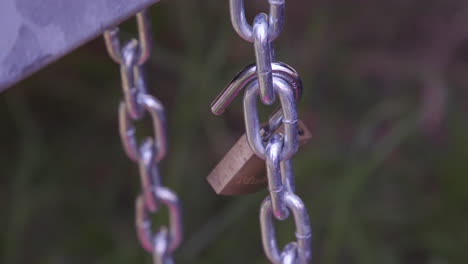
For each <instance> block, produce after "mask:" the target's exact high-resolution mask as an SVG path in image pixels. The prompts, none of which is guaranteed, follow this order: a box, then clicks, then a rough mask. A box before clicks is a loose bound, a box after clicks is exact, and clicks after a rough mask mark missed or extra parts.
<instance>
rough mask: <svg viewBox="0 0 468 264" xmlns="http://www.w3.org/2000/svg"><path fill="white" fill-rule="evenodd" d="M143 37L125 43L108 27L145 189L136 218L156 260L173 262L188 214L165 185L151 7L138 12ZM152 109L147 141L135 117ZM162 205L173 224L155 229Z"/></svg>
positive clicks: (126, 142) (123, 128)
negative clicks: (151, 82) (151, 86)
mask: <svg viewBox="0 0 468 264" xmlns="http://www.w3.org/2000/svg"><path fill="white" fill-rule="evenodd" d="M136 18H137V24H138V35H139V40H136V39H132V40H130V41H128V42H127V43H126V44H125V45H124V46H123V47H121V45H120V40H119V36H118V35H119V34H118V31H119V29H118V27H115V28H113V29H110V30H107V31H105V32H104V40H105V43H106V47H107V51H108V53H109V56H110V57H111V58H112V59H113V60H114V61H115V62H117V63H118V64H120V73H121V78H122V88H123V93H124V100H123V101H122V102H121V103H120V106H119V128H120V137H121V139H122V143H123V146H124V149H125V152H126V154H127V156H128V157H129V158H130V159H131V160H133V161H135V162H136V163H138V166H139V172H140V181H141V189H142V194H140V195H139V196H138V197H137V199H136V205H135V218H136V219H135V224H136V229H137V234H138V239H139V240H140V243H141V245H142V247H143V248H144V249H145V250H147V251H148V252H151V253H153V262H154V263H155V264H172V263H173V260H172V257H171V254H172V253H173V252H174V251H175V250H176V249H177V247H178V246H179V245H180V243H181V241H182V217H181V209H180V203H179V199H178V197H177V195H176V194H175V193H174V192H173V191H172V190H170V189H168V188H166V187H164V186H163V185H162V183H161V176H160V175H159V170H158V165H159V162H160V161H161V160H162V159H163V158H164V157H165V155H166V151H167V138H166V124H165V115H164V107H163V105H162V104H161V102H159V101H158V100H157V99H156V98H155V97H153V96H151V95H150V94H148V93H147V89H146V82H145V78H144V75H143V64H144V63H145V62H146V61H147V60H148V58H149V55H150V48H151V38H150V26H149V25H150V23H149V19H148V16H147V14H146V11H142V12H141V13H138V14H137V15H136ZM145 113H148V114H149V116H150V118H151V120H152V124H153V130H154V135H153V137H147V138H146V139H144V140H143V142H142V143H141V144H139V143H138V141H137V139H136V129H135V126H134V125H133V123H132V122H133V121H138V120H141V119H142V117H143V116H144V115H145ZM161 205H165V206H166V207H167V208H168V210H169V227H165V226H163V227H161V228H160V229H159V230H158V231H156V232H153V230H152V225H151V222H152V221H151V214H152V213H156V212H157V211H158V210H159V209H160V206H161Z"/></svg>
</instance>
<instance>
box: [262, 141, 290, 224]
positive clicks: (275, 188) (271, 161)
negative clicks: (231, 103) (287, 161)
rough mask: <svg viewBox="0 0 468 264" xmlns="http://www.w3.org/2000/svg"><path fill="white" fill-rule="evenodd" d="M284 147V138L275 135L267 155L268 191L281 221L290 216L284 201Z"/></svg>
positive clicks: (277, 216)
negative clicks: (282, 150) (282, 174)
mask: <svg viewBox="0 0 468 264" xmlns="http://www.w3.org/2000/svg"><path fill="white" fill-rule="evenodd" d="M282 147H283V138H282V136H281V135H280V134H273V135H272V136H271V137H270V139H269V141H268V145H267V147H266V155H265V156H266V159H265V162H266V171H267V177H268V191H269V192H270V197H271V205H272V208H273V215H274V216H275V217H276V218H277V219H279V220H284V219H286V218H287V217H288V216H289V212H288V209H287V208H286V206H285V205H284V203H283V201H282V195H283V192H284V188H283V182H282V179H281V167H280V155H281V149H282Z"/></svg>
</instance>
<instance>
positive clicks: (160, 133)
mask: <svg viewBox="0 0 468 264" xmlns="http://www.w3.org/2000/svg"><path fill="white" fill-rule="evenodd" d="M139 98H140V101H141V102H140V103H141V107H142V108H143V109H144V110H146V111H147V112H148V113H149V114H150V116H151V119H152V121H153V130H154V136H153V139H154V142H155V144H156V155H155V156H154V159H155V161H156V162H159V161H161V160H162V159H163V158H164V157H165V156H166V152H167V138H166V129H165V119H164V108H163V106H162V104H161V103H160V102H159V101H158V100H157V99H156V98H154V97H153V96H151V95H148V94H142V95H140V96H139ZM119 124H120V138H121V140H122V144H123V146H124V149H125V152H126V153H127V156H128V157H129V158H130V159H131V160H133V161H139V160H141V157H140V153H139V147H138V143H137V139H136V137H135V136H136V135H135V134H136V130H135V126H134V125H133V124H132V120H131V117H130V115H129V113H128V111H127V107H126V104H125V103H124V102H122V103H120V107H119Z"/></svg>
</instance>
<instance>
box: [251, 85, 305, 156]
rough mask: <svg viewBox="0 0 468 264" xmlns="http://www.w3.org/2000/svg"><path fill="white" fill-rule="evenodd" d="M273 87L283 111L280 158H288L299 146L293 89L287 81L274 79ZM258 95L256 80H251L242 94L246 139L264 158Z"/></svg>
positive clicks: (256, 152) (254, 150)
mask: <svg viewBox="0 0 468 264" xmlns="http://www.w3.org/2000/svg"><path fill="white" fill-rule="evenodd" d="M273 87H274V89H275V92H276V94H277V95H278V97H279V98H280V102H281V110H282V112H283V118H282V122H283V124H284V146H283V149H282V151H281V157H280V160H281V161H284V160H288V159H290V158H291V157H292V156H293V155H294V154H295V153H296V152H297V149H298V147H299V144H298V128H297V110H296V100H295V98H294V91H293V90H292V89H291V87H290V86H289V85H288V83H287V82H285V81H283V80H282V79H275V80H274V82H273ZM258 95H259V86H258V82H252V83H251V84H250V85H249V87H247V89H246V91H245V94H244V121H245V130H246V135H247V140H248V142H249V145H250V148H251V149H252V150H253V152H254V153H255V154H256V155H257V156H258V157H260V158H262V159H265V146H264V145H263V140H262V137H261V135H260V133H259V131H260V120H259V117H258V110H257V97H258Z"/></svg>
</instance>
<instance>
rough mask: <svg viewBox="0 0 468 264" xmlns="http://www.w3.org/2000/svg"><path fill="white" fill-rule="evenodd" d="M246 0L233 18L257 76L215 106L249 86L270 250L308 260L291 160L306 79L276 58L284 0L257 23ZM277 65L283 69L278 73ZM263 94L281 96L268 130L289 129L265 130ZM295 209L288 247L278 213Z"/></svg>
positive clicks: (306, 224)
mask: <svg viewBox="0 0 468 264" xmlns="http://www.w3.org/2000/svg"><path fill="white" fill-rule="evenodd" d="M243 1H244V0H230V11H231V12H230V13H231V21H232V24H233V27H234V29H235V30H236V32H237V33H238V34H239V35H240V36H241V37H242V38H243V39H245V40H247V41H250V42H254V49H255V57H256V78H255V79H250V80H249V81H248V82H247V81H245V82H243V83H242V84H241V85H237V86H236V85H230V87H229V89H231V90H232V91H231V92H229V91H225V92H223V94H222V95H221V96H219V97H218V98H217V99H216V100H215V103H214V104H213V105H212V110H214V112H218V113H220V112H221V113H222V111H223V110H224V108H225V107H226V106H227V105H228V104H229V103H230V102H231V101H232V96H231V95H232V94H234V96H235V95H236V94H237V93H238V92H239V90H240V89H242V88H244V87H246V88H245V94H244V101H243V106H244V120H245V128H246V135H247V140H248V142H249V145H250V147H251V149H252V150H253V152H254V153H255V154H256V155H257V156H258V157H260V158H262V159H264V160H265V163H266V168H267V177H268V190H269V193H270V194H269V196H268V197H267V198H266V199H265V200H264V201H263V203H262V205H261V207H260V226H261V231H262V243H263V248H264V250H265V254H266V255H267V257H268V259H269V260H270V261H271V262H272V263H274V264H281V263H298V264H306V263H309V262H310V260H311V257H312V253H311V239H312V230H311V226H310V221H309V216H308V213H307V209H306V207H305V205H304V202H303V201H302V200H301V198H300V197H299V196H297V195H296V194H295V187H294V173H293V167H292V162H291V158H292V157H293V156H294V155H295V154H296V152H297V150H298V134H299V130H298V114H297V107H296V103H297V100H298V98H299V97H300V94H301V91H298V88H299V90H300V89H302V86H300V87H298V85H297V84H298V83H299V84H301V81H300V79H299V76H298V75H297V74H290V73H291V72H294V73H296V72H295V71H294V70H291V69H292V68H291V67H289V66H287V65H285V64H278V63H275V62H274V51H273V48H272V45H271V42H272V41H273V40H274V39H275V38H277V37H278V36H279V33H280V32H281V29H282V27H283V24H284V5H285V1H284V0H269V4H270V13H269V15H267V14H264V13H260V14H258V15H257V16H256V17H255V19H254V23H253V26H250V25H249V24H248V23H247V22H246V18H245V10H244V2H243ZM278 65H280V66H281V67H279V66H278ZM274 68H276V71H277V72H282V74H278V73H276V74H275V71H274V70H273V69H274ZM233 86H235V87H234V88H233ZM227 90H228V89H227ZM298 95H299V96H298ZM227 97H229V98H227ZM258 97H260V101H261V102H262V103H264V104H266V105H271V104H273V103H274V102H275V100H276V98H277V97H278V98H279V101H280V105H281V111H280V112H279V113H277V114H276V113H275V115H273V117H272V118H270V121H269V125H268V126H267V128H266V130H267V131H274V130H275V129H276V128H277V127H278V126H279V125H281V124H282V125H283V126H284V132H282V133H277V132H276V133H270V134H268V133H265V128H263V129H262V128H261V126H260V121H259V116H258V109H257V99H258ZM213 108H215V109H213ZM279 120H280V122H279ZM267 134H268V135H267ZM266 135H267V136H266ZM290 213H292V215H293V217H294V222H295V226H296V232H295V234H296V241H295V242H291V243H289V244H287V245H286V246H285V247H284V249H283V251H280V250H279V249H278V246H277V242H276V236H275V235H276V233H275V228H274V223H273V218H276V219H278V220H285V219H286V218H288V217H289V214H290Z"/></svg>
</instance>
